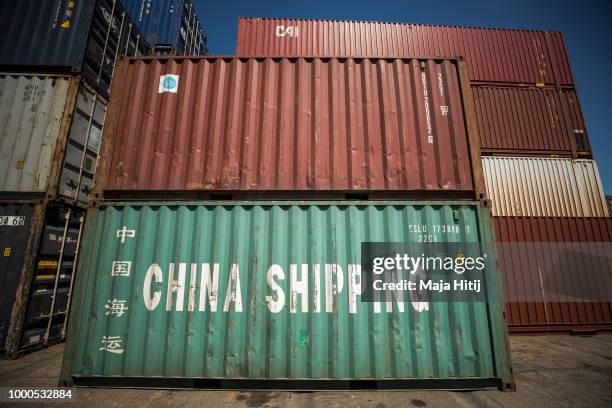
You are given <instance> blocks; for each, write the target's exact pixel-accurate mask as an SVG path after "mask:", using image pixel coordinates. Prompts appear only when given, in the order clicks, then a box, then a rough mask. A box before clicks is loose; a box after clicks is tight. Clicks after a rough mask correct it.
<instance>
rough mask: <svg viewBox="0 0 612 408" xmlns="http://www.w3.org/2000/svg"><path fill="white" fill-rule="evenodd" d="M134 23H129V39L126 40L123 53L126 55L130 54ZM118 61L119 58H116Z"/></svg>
mask: <svg viewBox="0 0 612 408" xmlns="http://www.w3.org/2000/svg"><path fill="white" fill-rule="evenodd" d="M132 25H133V24H132V23H129V24H128V33H127V40H126V41H125V50H123V54H124V55H128V53H129V51H130V37H131V36H132ZM135 53H136V50H134V54H135ZM116 61H117V59H116V58H115V62H116Z"/></svg>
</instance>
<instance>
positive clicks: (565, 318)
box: [493, 217, 612, 334]
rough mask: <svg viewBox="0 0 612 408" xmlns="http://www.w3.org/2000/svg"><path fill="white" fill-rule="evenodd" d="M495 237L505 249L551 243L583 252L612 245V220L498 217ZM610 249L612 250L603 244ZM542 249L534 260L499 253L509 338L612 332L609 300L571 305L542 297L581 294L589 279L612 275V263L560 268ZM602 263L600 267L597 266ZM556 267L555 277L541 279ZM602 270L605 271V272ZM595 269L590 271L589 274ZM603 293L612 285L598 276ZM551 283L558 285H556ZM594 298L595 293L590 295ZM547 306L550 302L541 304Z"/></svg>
mask: <svg viewBox="0 0 612 408" xmlns="http://www.w3.org/2000/svg"><path fill="white" fill-rule="evenodd" d="M493 226H494V229H495V236H496V238H497V240H498V242H500V243H501V244H502V245H504V244H506V243H542V242H544V243H551V245H552V244H554V245H567V246H568V247H572V246H573V247H580V246H582V247H584V246H585V244H587V243H600V244H599V245H602V244H601V243H610V242H612V219H610V218H591V217H493ZM603 245H610V244H603ZM536 248H540V249H539V250H537V251H536V252H538V253H537V254H536V253H533V254H531V256H517V255H516V254H514V256H511V255H512V254H511V253H510V252H509V251H503V250H502V251H498V253H499V254H500V268H501V273H502V281H503V283H504V291H505V298H506V300H507V302H506V305H505V309H506V313H505V314H506V321H507V323H508V329H509V331H510V333H514V334H526V333H541V334H542V333H544V334H555V333H556V334H560V333H572V332H584V331H591V332H598V331H612V302H610V301H606V300H605V299H591V300H590V301H589V300H584V299H582V300H573V301H572V300H568V299H563V298H562V296H560V295H556V296H553V297H551V298H546V299H545V298H544V297H543V296H541V295H540V292H541V291H542V290H544V288H548V287H554V289H555V292H556V293H557V294H563V293H574V294H575V293H577V289H576V288H577V287H578V286H580V285H584V284H588V280H589V279H588V276H587V273H588V272H589V271H593V270H595V267H597V269H599V270H608V271H609V270H610V263H609V261H607V262H608V264H607V266H606V264H605V262H606V259H605V257H602V258H601V259H599V260H598V261H597V260H595V259H592V260H589V261H588V262H584V263H583V262H579V263H580V265H576V264H575V263H574V262H571V261H570V262H567V263H561V264H559V263H558V262H557V263H556V261H555V260H554V259H552V258H551V253H550V252H548V251H547V250H546V249H547V248H550V246H547V245H545V246H537V245H536V246H535V248H534V249H536ZM604 248H605V247H604ZM596 261H597V262H600V264H598V265H594V264H592V262H596ZM550 265H557V266H558V267H557V269H556V270H555V273H554V274H550V275H547V274H545V273H542V268H546V267H547V266H550ZM602 265H603V268H602ZM589 268H590V269H589ZM598 278H599V283H598V284H597V285H598V286H600V287H609V286H610V283H611V282H612V280H611V279H610V277H609V276H608V277H607V278H606V277H603V280H602V277H601V276H599V277H598ZM550 280H554V282H551V281H550ZM590 291H591V292H593V290H592V289H591V290H590ZM539 300H546V301H539Z"/></svg>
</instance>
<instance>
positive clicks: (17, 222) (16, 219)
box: [0, 215, 25, 227]
mask: <svg viewBox="0 0 612 408" xmlns="http://www.w3.org/2000/svg"><path fill="white" fill-rule="evenodd" d="M24 224H25V217H24V216H14V215H4V216H0V226H1V225H8V226H9V227H19V226H21V225H24Z"/></svg>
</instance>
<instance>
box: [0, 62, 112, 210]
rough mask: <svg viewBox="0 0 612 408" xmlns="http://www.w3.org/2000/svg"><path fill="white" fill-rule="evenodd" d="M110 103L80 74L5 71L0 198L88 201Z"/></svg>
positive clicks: (0, 91) (1, 76) (0, 105)
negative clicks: (20, 73) (63, 74)
mask: <svg viewBox="0 0 612 408" xmlns="http://www.w3.org/2000/svg"><path fill="white" fill-rule="evenodd" d="M106 104H107V102H106V100H105V99H104V98H102V97H101V96H99V95H98V94H96V93H95V92H93V91H92V90H91V89H90V88H89V87H88V86H86V85H85V84H84V83H82V82H81V81H79V78H78V77H66V76H57V75H18V74H6V73H0V171H2V174H4V175H5V176H4V177H3V178H1V179H0V197H2V198H4V199H25V198H28V197H29V198H48V199H55V198H57V196H58V195H59V196H62V197H65V198H67V199H69V200H71V201H73V202H77V201H78V202H81V203H86V202H87V201H88V200H89V195H90V193H91V188H92V185H93V179H94V174H95V170H96V163H97V155H98V150H99V148H100V139H101V133H102V125H103V123H104V116H105V114H106ZM24 193H26V196H27V197H26V196H24Z"/></svg>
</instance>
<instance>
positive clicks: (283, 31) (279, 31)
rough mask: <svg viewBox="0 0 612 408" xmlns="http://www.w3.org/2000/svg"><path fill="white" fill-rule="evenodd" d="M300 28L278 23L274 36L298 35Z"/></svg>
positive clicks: (293, 36)
mask: <svg viewBox="0 0 612 408" xmlns="http://www.w3.org/2000/svg"><path fill="white" fill-rule="evenodd" d="M299 33H300V28H299V27H298V26H284V25H278V26H276V36H277V37H285V36H286V37H292V38H295V37H297V36H298V35H299Z"/></svg>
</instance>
